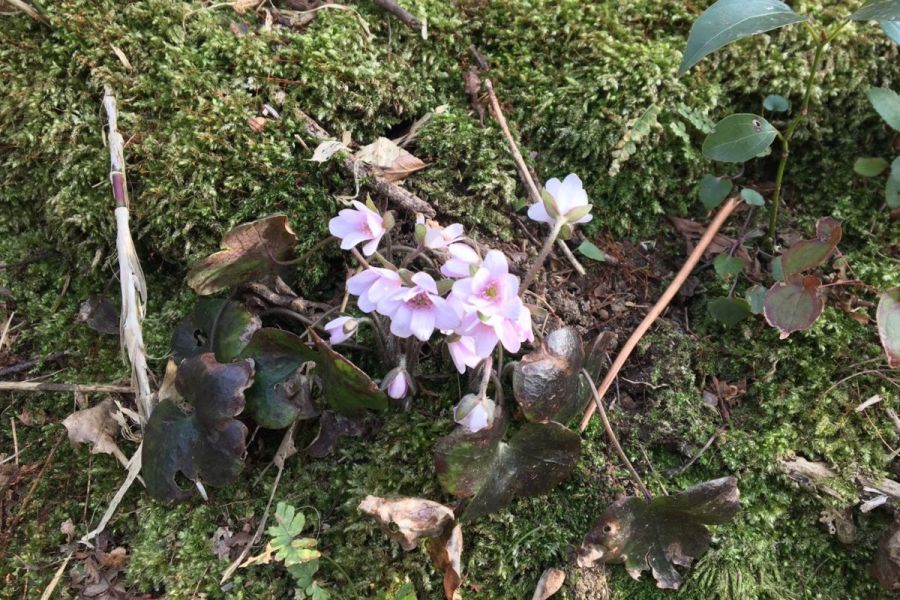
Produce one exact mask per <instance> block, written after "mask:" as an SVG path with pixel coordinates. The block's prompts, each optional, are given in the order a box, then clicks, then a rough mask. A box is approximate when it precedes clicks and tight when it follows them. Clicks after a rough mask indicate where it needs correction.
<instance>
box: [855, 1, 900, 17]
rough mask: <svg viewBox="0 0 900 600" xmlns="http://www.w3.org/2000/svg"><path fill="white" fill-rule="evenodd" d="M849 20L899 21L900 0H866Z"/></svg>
mask: <svg viewBox="0 0 900 600" xmlns="http://www.w3.org/2000/svg"><path fill="white" fill-rule="evenodd" d="M850 18H851V19H853V20H854V21H900V0H868V1H867V2H866V3H865V4H863V5H862V8H860V9H859V10H857V11H856V12H855V13H853V14H852V15H850Z"/></svg>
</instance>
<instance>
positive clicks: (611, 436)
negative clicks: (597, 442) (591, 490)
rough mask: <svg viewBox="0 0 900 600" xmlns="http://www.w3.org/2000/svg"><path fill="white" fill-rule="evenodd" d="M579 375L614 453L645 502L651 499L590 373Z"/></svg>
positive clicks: (583, 370)
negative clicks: (625, 468)
mask: <svg viewBox="0 0 900 600" xmlns="http://www.w3.org/2000/svg"><path fill="white" fill-rule="evenodd" d="M581 376H582V377H584V379H585V381H587V383H588V386H589V387H590V388H591V394H592V396H593V398H594V402H593V405H594V406H596V407H597V408H598V409H599V410H600V418H601V419H603V427H604V428H605V429H606V435H607V436H609V441H611V442H612V445H613V447H614V448H615V449H616V453H617V454H618V455H619V458H621V459H622V462H624V463H625V466H626V467H628V471H629V472H630V473H631V476H632V477H633V478H634V483H635V484H636V485H637V486H638V488H639V489H640V490H641V493H642V494H644V498H645V499H646V500H647V502H649V501H650V500H653V496H652V495H651V494H650V490H648V489H647V486H646V485H644V481H643V480H642V479H641V476H640V475H638V472H637V470H636V469H635V468H634V465H632V464H631V461H630V460H628V457H627V456H626V455H625V451H624V450H623V449H622V445H621V444H620V443H619V439H618V438H617V437H616V434H615V432H614V431H613V428H612V425H610V424H609V418H608V417H607V416H606V409H605V408H603V400H602V399H601V398H600V394H598V393H597V387H596V386H595V385H594V380H593V379H591V374H590V373H588V372H587V369H582V370H581Z"/></svg>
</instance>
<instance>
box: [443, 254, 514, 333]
mask: <svg viewBox="0 0 900 600" xmlns="http://www.w3.org/2000/svg"><path fill="white" fill-rule="evenodd" d="M453 296H454V297H455V298H459V299H461V300H462V301H463V302H465V303H466V304H469V305H471V306H472V307H474V308H475V309H476V310H478V312H480V313H484V314H486V315H495V314H498V313H503V314H507V313H510V312H512V313H514V314H511V315H510V316H512V317H516V316H517V315H518V311H519V306H520V305H521V301H520V300H519V298H518V296H519V278H518V277H516V276H515V275H510V274H509V265H508V264H507V262H506V256H504V254H503V253H502V252H500V251H499V250H491V251H490V252H488V253H487V255H486V256H485V257H484V262H483V263H482V264H481V266H480V267H479V268H478V270H477V271H475V274H474V275H473V276H471V277H466V278H465V279H460V280H459V281H457V282H456V283H454V284H453Z"/></svg>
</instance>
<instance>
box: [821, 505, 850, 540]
mask: <svg viewBox="0 0 900 600" xmlns="http://www.w3.org/2000/svg"><path fill="white" fill-rule="evenodd" d="M819 522H820V523H824V524H825V526H826V527H828V533H830V534H831V535H836V536H837V538H838V540H839V541H840V542H841V543H842V544H852V543H853V542H855V541H856V523H854V522H853V513H851V512H850V509H849V508H846V509H844V510H838V509H836V508H833V507H831V506H829V507H828V508H826V509H825V510H823V511H822V513H821V515H820V516H819Z"/></svg>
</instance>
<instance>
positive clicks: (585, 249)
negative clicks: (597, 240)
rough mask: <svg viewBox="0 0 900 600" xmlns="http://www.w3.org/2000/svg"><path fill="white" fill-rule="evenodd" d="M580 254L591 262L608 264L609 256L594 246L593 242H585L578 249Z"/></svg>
mask: <svg viewBox="0 0 900 600" xmlns="http://www.w3.org/2000/svg"><path fill="white" fill-rule="evenodd" d="M576 250H577V251H578V253H579V254H581V255H582V256H585V257H587V258H590V259H591V260H596V261H597V262H606V261H607V256H606V253H605V252H604V251H603V250H601V249H600V248H598V247H597V246H595V245H594V244H592V243H591V242H589V241H587V240H584V241H583V242H581V244H579V245H578V248H576Z"/></svg>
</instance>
